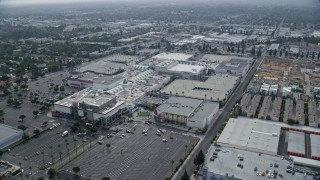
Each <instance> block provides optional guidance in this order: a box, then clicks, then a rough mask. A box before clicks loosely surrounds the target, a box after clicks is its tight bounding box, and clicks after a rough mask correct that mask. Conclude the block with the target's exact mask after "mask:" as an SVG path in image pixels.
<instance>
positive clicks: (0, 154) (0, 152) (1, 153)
mask: <svg viewBox="0 0 320 180" xmlns="http://www.w3.org/2000/svg"><path fill="white" fill-rule="evenodd" d="M2 155H3V151H2V150H1V149H0V158H1V156H2Z"/></svg>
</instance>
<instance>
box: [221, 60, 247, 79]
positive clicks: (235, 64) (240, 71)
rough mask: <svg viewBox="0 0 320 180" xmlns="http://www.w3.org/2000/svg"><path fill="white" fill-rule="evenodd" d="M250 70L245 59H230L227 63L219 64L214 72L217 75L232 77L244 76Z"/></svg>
mask: <svg viewBox="0 0 320 180" xmlns="http://www.w3.org/2000/svg"><path fill="white" fill-rule="evenodd" d="M249 68H250V64H249V62H248V60H247V59H236V58H232V59H231V60H229V61H224V62H221V63H220V64H219V65H218V66H217V67H216V68H215V72H216V73H218V74H230V75H234V76H245V75H246V74H247V72H248V70H249Z"/></svg>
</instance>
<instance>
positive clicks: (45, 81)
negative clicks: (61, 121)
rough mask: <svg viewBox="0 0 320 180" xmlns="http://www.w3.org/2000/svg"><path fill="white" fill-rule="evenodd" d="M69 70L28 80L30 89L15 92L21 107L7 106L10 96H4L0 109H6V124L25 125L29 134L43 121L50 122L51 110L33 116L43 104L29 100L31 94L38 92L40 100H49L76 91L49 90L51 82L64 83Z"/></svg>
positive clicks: (14, 96) (67, 89)
mask: <svg viewBox="0 0 320 180" xmlns="http://www.w3.org/2000/svg"><path fill="white" fill-rule="evenodd" d="M67 76H68V73H67V72H57V73H52V74H48V75H46V76H45V77H43V78H41V77H40V78H39V79H38V80H36V81H30V82H28V83H27V84H28V91H23V90H19V91H18V92H17V93H14V94H13V95H12V96H13V98H16V99H18V100H19V101H21V102H22V103H21V105H20V107H19V108H17V107H13V106H7V99H9V98H8V97H4V98H2V99H1V101H0V109H2V110H3V111H4V116H3V117H4V124H7V125H10V126H13V127H18V126H19V125H24V126H26V127H27V129H26V131H25V132H26V133H27V134H29V135H32V134H33V131H34V129H36V128H39V129H41V128H40V126H41V125H42V124H43V122H49V121H50V120H52V118H50V117H48V116H47V114H48V113H49V112H50V110H45V111H43V112H42V113H41V114H38V115H37V117H33V111H35V110H37V111H39V108H40V107H41V106H42V105H40V104H32V103H31V101H30V100H29V97H31V94H33V97H35V96H34V94H35V93H37V95H38V96H37V97H38V100H39V102H48V101H47V100H48V99H52V100H55V98H57V97H58V96H61V95H62V96H65V95H64V94H68V93H71V92H72V91H76V90H75V89H71V88H69V87H65V90H64V91H63V93H61V94H60V93H55V92H53V90H49V88H50V84H51V83H54V84H55V85H59V86H60V85H62V79H63V78H65V77H67ZM17 94H22V96H21V97H18V96H17ZM20 115H25V116H26V118H25V119H24V122H18V121H19V116H20Z"/></svg>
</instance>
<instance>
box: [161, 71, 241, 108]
mask: <svg viewBox="0 0 320 180" xmlns="http://www.w3.org/2000/svg"><path fill="white" fill-rule="evenodd" d="M239 82H240V78H239V77H238V76H230V75H222V74H218V75H214V76H210V77H209V78H208V79H207V80H206V81H204V82H203V81H196V80H182V79H177V80H175V81H173V82H172V83H171V84H169V85H168V86H166V87H165V88H164V89H163V90H162V91H161V92H162V93H164V94H165V95H168V96H169V95H175V96H184V97H190V98H195V99H204V100H210V101H215V102H220V103H221V104H224V103H225V102H226V101H227V100H228V98H229V96H230V94H231V93H232V92H233V90H234V89H235V88H236V87H237V86H238V84H239Z"/></svg>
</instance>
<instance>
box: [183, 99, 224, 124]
mask: <svg viewBox="0 0 320 180" xmlns="http://www.w3.org/2000/svg"><path fill="white" fill-rule="evenodd" d="M216 108H218V109H219V103H215V102H204V103H203V105H202V106H201V107H200V108H198V109H197V110H196V111H194V113H193V114H194V115H193V116H190V117H189V120H191V121H199V120H203V119H206V118H207V117H209V115H210V114H211V113H212V111H213V110H214V109H216Z"/></svg>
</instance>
